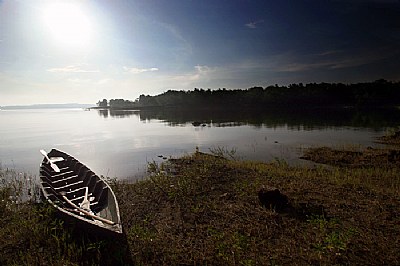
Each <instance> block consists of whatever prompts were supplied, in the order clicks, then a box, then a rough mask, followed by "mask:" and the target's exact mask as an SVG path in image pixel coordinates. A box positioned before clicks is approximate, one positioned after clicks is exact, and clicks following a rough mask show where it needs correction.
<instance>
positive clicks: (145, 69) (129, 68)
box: [123, 66, 159, 74]
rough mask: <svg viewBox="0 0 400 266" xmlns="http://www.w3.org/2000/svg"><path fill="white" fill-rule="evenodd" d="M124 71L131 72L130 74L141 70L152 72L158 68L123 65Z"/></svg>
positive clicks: (138, 72) (141, 71)
mask: <svg viewBox="0 0 400 266" xmlns="http://www.w3.org/2000/svg"><path fill="white" fill-rule="evenodd" d="M123 69H124V71H126V72H129V73H132V74H140V73H143V72H154V71H158V70H159V69H158V68H157V67H151V68H137V67H126V66H124V67H123Z"/></svg>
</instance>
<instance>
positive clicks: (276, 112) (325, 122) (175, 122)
mask: <svg viewBox="0 0 400 266" xmlns="http://www.w3.org/2000/svg"><path fill="white" fill-rule="evenodd" d="M98 112H99V115H101V116H103V117H105V118H107V117H108V116H111V117H117V118H126V117H130V116H132V115H136V116H139V118H140V120H142V121H145V120H161V121H164V122H166V123H167V124H168V125H170V126H183V125H186V124H192V123H193V122H198V123H200V124H202V125H203V124H204V125H208V126H209V125H211V124H212V126H216V127H226V126H230V127H232V126H242V125H251V126H255V127H279V126H288V127H289V128H291V129H299V130H300V129H301V130H311V129H315V128H326V127H344V126H350V127H367V128H373V129H377V130H378V129H381V128H383V127H393V126H398V124H399V122H400V111H399V110H398V109H394V108H393V109H389V108H387V109H383V108H382V109H375V110H357V109H354V108H315V109H312V108H310V109H285V108H275V109H267V110H265V109H262V110H260V109H247V110H235V109H230V110H227V109H213V110H207V109H195V110H190V109H178V108H152V109H143V110H140V111H137V110H135V111H132V110H98Z"/></svg>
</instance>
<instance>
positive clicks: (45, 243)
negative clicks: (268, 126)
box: [0, 148, 400, 265]
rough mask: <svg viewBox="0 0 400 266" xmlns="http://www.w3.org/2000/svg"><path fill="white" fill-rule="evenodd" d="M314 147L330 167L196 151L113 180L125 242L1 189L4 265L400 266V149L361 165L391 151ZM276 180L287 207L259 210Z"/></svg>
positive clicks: (313, 155) (0, 257) (311, 153)
mask: <svg viewBox="0 0 400 266" xmlns="http://www.w3.org/2000/svg"><path fill="white" fill-rule="evenodd" d="M317 149H318V148H316V149H310V150H308V151H306V152H305V154H304V156H305V157H307V159H309V160H314V161H316V162H322V161H320V160H321V158H324V161H323V163H325V164H328V165H329V166H325V165H324V166H315V167H300V166H296V167H293V166H289V165H288V164H286V163H285V162H284V161H273V162H270V163H259V162H249V161H238V160H234V159H226V158H224V157H223V156H215V155H209V154H204V153H199V152H195V153H194V154H191V155H188V156H185V157H182V158H179V159H175V160H169V161H167V162H165V163H163V164H162V165H156V164H150V165H149V177H148V178H147V179H146V180H143V181H138V182H136V183H134V184H124V183H120V182H114V183H113V187H114V190H115V192H116V194H117V197H118V200H119V204H120V209H121V215H122V220H123V226H124V229H125V235H126V242H120V243H116V242H113V241H111V242H108V241H105V240H93V239H89V238H86V237H84V236H83V237H82V234H79V236H77V234H76V233H75V231H74V230H73V229H71V228H67V229H64V226H63V224H62V221H60V220H57V219H55V218H54V214H53V213H52V208H50V207H49V206H47V205H46V204H33V203H29V202H28V203H24V204H16V203H15V202H12V200H11V199H10V193H11V192H12V189H10V188H7V187H3V189H2V190H1V198H2V200H1V202H0V213H2V215H1V217H0V239H2V241H1V242H0V264H2V265H3V264H5V265H12V264H14V265H60V264H63V265H82V264H84V265H92V264H93V265H97V264H100V262H102V261H103V262H104V264H105V265H106V264H110V263H112V264H113V265H118V264H124V263H125V264H134V265H178V264H179V265H194V264H201V265H204V264H211V265H294V264H295V265H296V264H297V265H310V264H311V265H348V264H350V265H383V264H386V265H399V264H400V254H399V252H398V250H399V248H400V242H399V241H400V240H399V238H398V235H400V206H399V204H398V203H399V201H400V192H399V191H400V177H399V175H398V173H399V163H398V162H399V159H398V158H397V157H396V156H395V158H393V159H392V157H390V156H391V155H390V154H391V150H396V149H395V148H388V149H386V152H387V154H388V158H389V157H390V159H388V160H387V161H388V162H389V163H388V164H383V163H377V164H374V163H358V162H360V161H364V162H367V161H368V160H366V159H365V160H362V157H363V156H364V158H370V159H369V161H370V162H373V161H374V159H373V158H374V155H371V154H372V153H374V152H376V154H375V155H376V157H375V158H381V157H382V158H384V156H382V154H383V153H385V151H383V150H374V149H365V150H361V149H360V150H355V149H352V150H350V151H347V150H334V149H328V148H323V150H317ZM321 149H322V148H321ZM349 152H350V154H351V156H350V155H348V153H349ZM352 152H357V153H356V155H354V154H352ZM343 154H344V155H343ZM360 154H361V155H360ZM385 154H386V153H385ZM218 155H224V154H223V153H222V154H218ZM225 155H227V154H226V153H225ZM353 155H354V156H353ZM357 156H359V157H357ZM368 156H370V157H368ZM226 157H228V156H226ZM350 157H351V158H356V159H353V161H352V160H351V159H349V158H350ZM343 158H346V160H345V159H343ZM338 162H339V163H338ZM343 162H344V163H343ZM3 172H4V171H3ZM2 177H4V175H3V173H2ZM269 188H278V189H279V190H280V192H281V193H282V194H284V195H286V196H287V197H288V201H289V203H288V204H287V205H285V206H284V208H281V209H279V210H274V209H271V208H269V207H267V208H266V207H264V206H262V205H261V204H260V201H259V196H258V195H259V191H260V190H261V189H264V190H265V189H267V190H268V189H269ZM12 199H14V198H12ZM3 240H4V241H3ZM117 251H119V252H117ZM36 254H40V256H37V255H36Z"/></svg>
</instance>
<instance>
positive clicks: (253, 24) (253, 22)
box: [244, 19, 264, 29]
mask: <svg viewBox="0 0 400 266" xmlns="http://www.w3.org/2000/svg"><path fill="white" fill-rule="evenodd" d="M262 23H264V20H263V19H260V20H257V21H252V22H249V23H247V24H244V25H245V26H246V27H247V28H249V29H256V28H257V27H258V26H257V25H258V24H262Z"/></svg>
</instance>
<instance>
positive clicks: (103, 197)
mask: <svg viewBox="0 0 400 266" xmlns="http://www.w3.org/2000/svg"><path fill="white" fill-rule="evenodd" d="M47 156H48V158H49V159H50V160H52V159H53V158H54V161H53V162H52V163H50V162H49V160H48V158H46V157H45V158H44V159H43V161H42V163H41V165H40V182H41V189H42V194H43V196H44V198H45V199H46V200H47V201H48V202H50V204H52V205H53V206H54V207H55V208H56V209H57V211H58V214H59V215H60V217H61V218H62V219H64V220H65V221H66V222H67V223H72V224H74V225H76V226H77V227H79V228H81V229H83V230H85V231H87V232H88V233H90V234H95V235H104V236H117V235H121V234H122V225H121V219H120V213H119V207H118V202H117V199H116V197H115V194H114V192H113V191H112V189H111V187H110V186H109V185H108V184H107V182H106V181H105V180H104V179H103V178H102V177H99V176H97V175H96V174H95V173H94V172H93V171H91V170H90V169H89V168H88V167H87V166H85V165H84V164H82V163H81V162H79V161H78V160H77V159H75V158H74V157H72V156H71V155H69V154H67V153H64V152H62V151H59V150H57V149H52V150H51V151H50V152H49V153H48V155H47ZM52 164H56V166H54V165H52ZM57 168H58V169H59V171H58V169H57ZM56 170H57V171H56ZM85 200H86V201H89V202H88V204H87V205H85V207H86V208H85V207H84V206H82V204H83V203H84V201H85Z"/></svg>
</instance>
